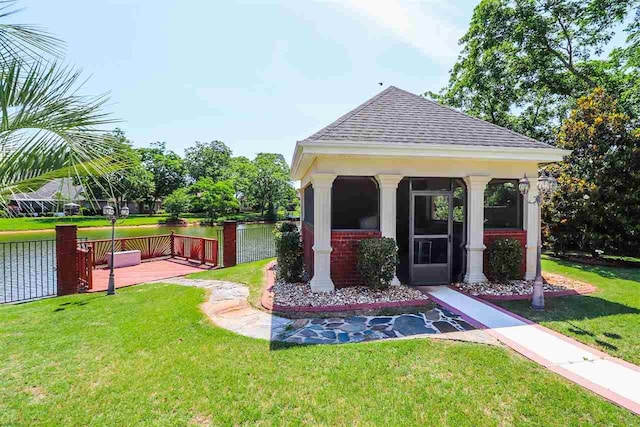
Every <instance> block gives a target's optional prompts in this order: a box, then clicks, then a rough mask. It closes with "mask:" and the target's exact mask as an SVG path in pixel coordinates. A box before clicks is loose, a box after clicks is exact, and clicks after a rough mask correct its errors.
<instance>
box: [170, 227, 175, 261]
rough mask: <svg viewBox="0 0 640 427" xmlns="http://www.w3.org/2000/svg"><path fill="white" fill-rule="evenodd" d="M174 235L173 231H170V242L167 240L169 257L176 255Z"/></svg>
mask: <svg viewBox="0 0 640 427" xmlns="http://www.w3.org/2000/svg"><path fill="white" fill-rule="evenodd" d="M175 241H176V236H175V233H174V232H173V231H172V232H171V237H170V242H169V248H170V251H171V258H173V257H174V256H175V255H176V242H175Z"/></svg>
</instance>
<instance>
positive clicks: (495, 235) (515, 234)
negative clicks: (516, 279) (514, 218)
mask: <svg viewBox="0 0 640 427" xmlns="http://www.w3.org/2000/svg"><path fill="white" fill-rule="evenodd" d="M496 239H513V240H517V241H518V242H519V243H520V247H521V248H522V261H521V263H520V274H521V275H522V277H524V273H525V271H526V269H527V248H526V245H527V230H500V229H492V230H484V245H485V246H486V247H487V249H486V250H485V251H484V267H483V268H484V273H485V275H487V276H489V248H490V247H491V244H492V243H493V242H494V240H496Z"/></svg>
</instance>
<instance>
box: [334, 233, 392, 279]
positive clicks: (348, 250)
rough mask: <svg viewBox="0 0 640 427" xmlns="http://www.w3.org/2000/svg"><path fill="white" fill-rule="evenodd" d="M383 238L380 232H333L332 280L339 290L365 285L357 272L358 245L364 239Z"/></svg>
mask: <svg viewBox="0 0 640 427" xmlns="http://www.w3.org/2000/svg"><path fill="white" fill-rule="evenodd" d="M376 237H381V233H380V232H379V231H370V230H349V231H346V230H345V231H336V230H334V231H332V232H331V248H333V251H332V252H331V280H333V284H334V285H335V286H336V287H337V288H343V287H345V286H358V285H364V283H363V282H362V279H361V278H360V275H359V274H358V271H357V267H356V266H357V264H358V245H359V243H360V240H362V239H371V238H376Z"/></svg>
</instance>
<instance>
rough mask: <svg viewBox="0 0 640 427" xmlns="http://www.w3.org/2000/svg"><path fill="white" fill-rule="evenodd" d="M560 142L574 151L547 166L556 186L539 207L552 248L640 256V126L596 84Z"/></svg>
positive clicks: (582, 100) (564, 129) (565, 125)
mask: <svg viewBox="0 0 640 427" xmlns="http://www.w3.org/2000/svg"><path fill="white" fill-rule="evenodd" d="M558 146H559V147H561V148H566V149H571V150H573V151H572V153H571V155H569V156H568V157H567V158H566V159H565V161H564V162H562V163H560V164H558V165H556V166H552V167H550V168H549V170H550V172H551V173H552V174H553V175H554V176H556V177H557V179H558V185H559V188H558V191H557V192H556V193H555V194H554V195H553V197H552V199H551V201H550V203H549V204H548V205H546V206H545V209H544V211H543V215H544V221H545V223H546V224H547V226H548V229H547V230H546V233H545V234H546V237H547V242H548V243H549V244H550V246H551V249H552V250H554V251H556V252H564V251H566V250H569V249H580V250H584V251H587V252H590V253H592V254H593V255H596V256H597V254H598V252H597V251H600V250H602V251H604V252H606V253H608V254H614V255H616V254H617V255H629V256H638V255H640V246H639V245H638V240H639V239H640V129H638V128H635V127H634V126H633V125H632V121H631V120H630V117H629V116H628V115H627V114H625V113H624V112H622V111H621V109H620V108H619V107H618V105H617V102H616V101H615V100H614V99H613V98H612V97H611V96H609V95H607V94H606V93H605V91H604V90H603V89H602V88H596V89H595V90H594V91H593V92H592V93H591V94H590V95H588V96H585V97H582V98H580V99H579V100H578V102H577V108H576V109H575V110H574V111H572V112H571V115H570V117H569V118H568V119H567V120H566V121H565V122H564V123H563V125H562V128H561V130H560V133H559V135H558Z"/></svg>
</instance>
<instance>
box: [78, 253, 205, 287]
mask: <svg viewBox="0 0 640 427" xmlns="http://www.w3.org/2000/svg"><path fill="white" fill-rule="evenodd" d="M212 268H213V267H212V266H209V265H206V264H195V263H189V262H185V261H180V260H174V259H162V260H156V261H147V262H143V263H142V264H139V265H134V266H132V267H122V268H116V269H115V270H114V275H115V282H116V288H122V287H124V286H131V285H139V284H141V283H147V282H153V281H156V280H162V279H167V278H169V277H176V276H184V275H185V274H191V273H197V272H199V271H203V270H210V269H212ZM108 283H109V269H108V268H107V267H101V268H96V269H95V270H93V289H91V290H90V291H89V292H102V291H106V290H107V285H108Z"/></svg>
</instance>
